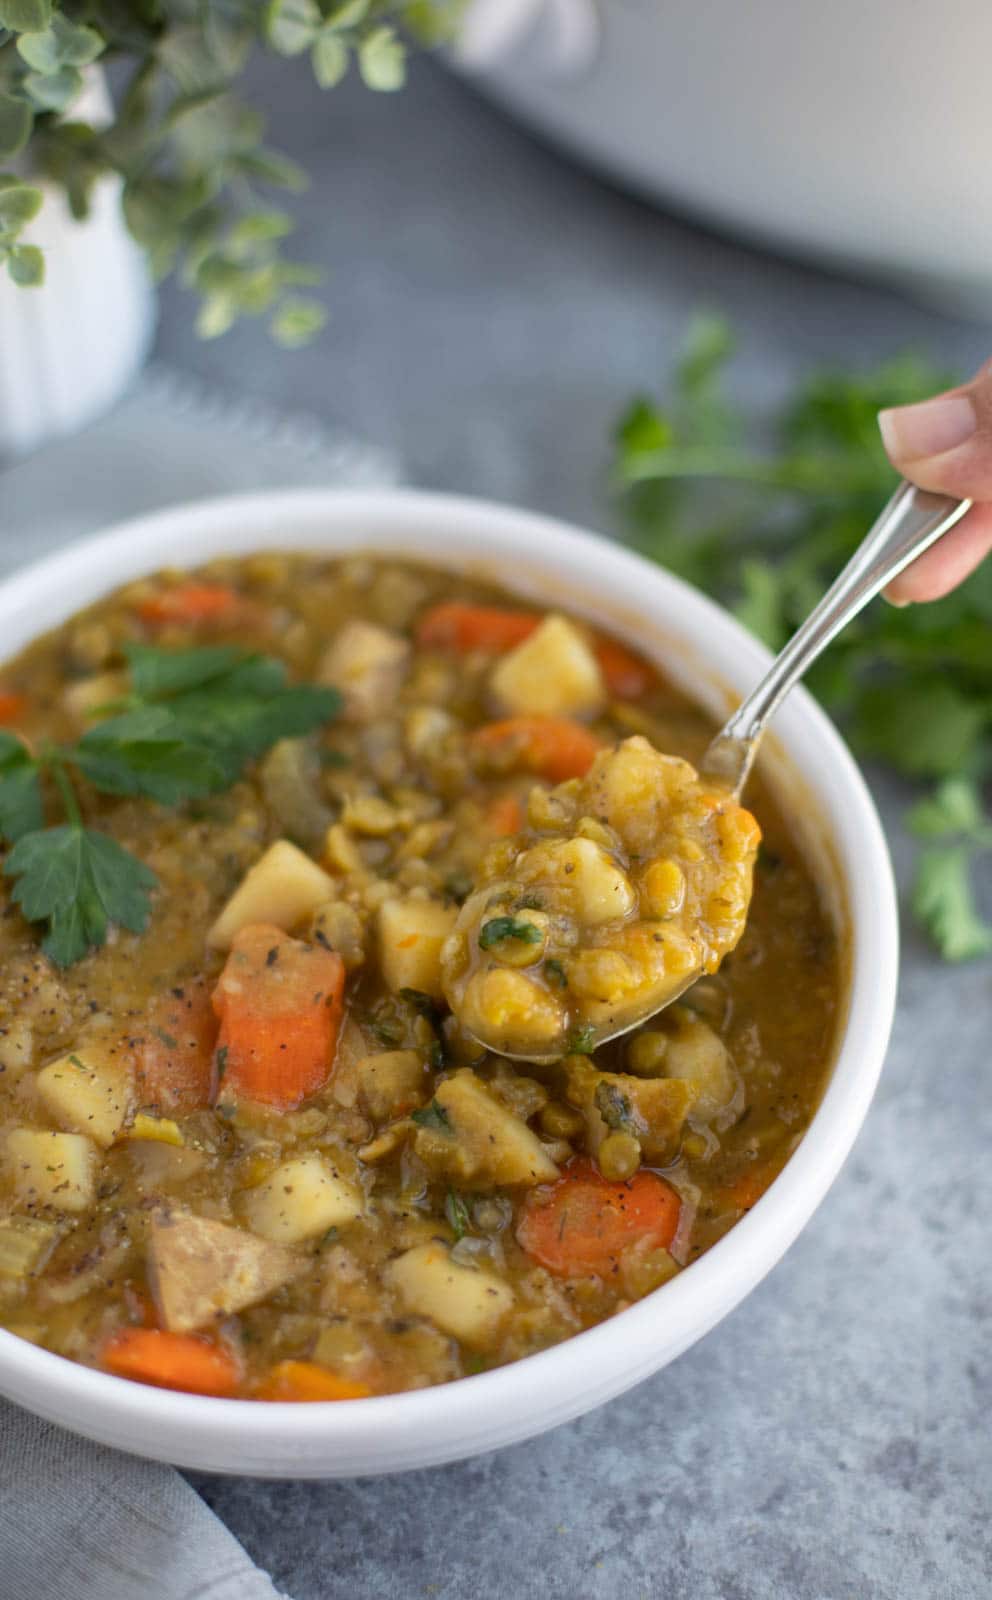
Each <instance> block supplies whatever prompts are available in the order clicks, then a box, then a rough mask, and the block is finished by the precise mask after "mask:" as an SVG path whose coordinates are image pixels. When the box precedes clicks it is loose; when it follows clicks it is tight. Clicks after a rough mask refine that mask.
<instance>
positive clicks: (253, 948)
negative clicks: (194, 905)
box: [213, 922, 345, 1111]
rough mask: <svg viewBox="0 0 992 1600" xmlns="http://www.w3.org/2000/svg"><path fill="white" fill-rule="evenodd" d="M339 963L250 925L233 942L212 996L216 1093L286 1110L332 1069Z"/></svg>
mask: <svg viewBox="0 0 992 1600" xmlns="http://www.w3.org/2000/svg"><path fill="white" fill-rule="evenodd" d="M344 977H345V972H344V962H343V961H342V960H341V957H340V956H339V955H338V954H337V953H336V951H333V950H324V949H322V948H321V947H320V946H319V945H310V944H304V943H303V942H302V941H301V940H300V939H291V938H290V937H289V935H288V934H285V933H283V931H282V929H281V928H275V927H270V926H269V925H268V924H267V923H264V922H259V923H251V924H249V926H248V927H246V928H242V929H241V932H240V933H239V934H237V935H236V937H235V940H234V943H233V945H232V946H231V953H230V955H229V956H228V959H227V964H226V966H225V967H224V970H223V972H222V973H221V975H220V978H219V979H218V982H217V987H216V989H215V990H214V995H213V1004H214V1010H215V1011H216V1013H217V1015H218V1017H219V1018H220V1034H219V1036H218V1039H217V1051H216V1054H215V1056H214V1061H215V1065H216V1074H217V1093H218V1094H222V1093H223V1094H225V1095H226V1094H227V1093H228V1092H229V1091H233V1093H234V1094H235V1095H243V1096H244V1097H245V1098H246V1099H249V1100H259V1101H261V1102H262V1104H263V1105H270V1106H276V1107H278V1108H279V1109H280V1110H282V1111H289V1110H292V1108H293V1107H294V1106H298V1105H299V1104H300V1101H301V1100H305V1099H306V1098H307V1096H308V1095H312V1094H316V1093H317V1090H318V1089H320V1088H321V1087H322V1086H323V1084H324V1082H325V1081H326V1079H327V1076H328V1074H329V1072H330V1070H331V1067H332V1066H333V1064H334V1051H335V1047H336V1045H337V1037H338V1030H339V1029H340V1026H341V1018H342V1014H343V1011H344Z"/></svg>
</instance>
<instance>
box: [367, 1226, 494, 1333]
mask: <svg viewBox="0 0 992 1600" xmlns="http://www.w3.org/2000/svg"><path fill="white" fill-rule="evenodd" d="M385 1276H386V1279H387V1281H388V1282H389V1283H390V1284H391V1286H392V1287H393V1289H394V1290H395V1291H396V1293H397V1295H398V1296H399V1298H400V1301H401V1302H402V1304H403V1307H404V1309H405V1310H406V1311H408V1312H412V1313H413V1315H415V1316H418V1317H429V1318H430V1320H431V1321H432V1322H434V1323H435V1324H436V1325H437V1326H438V1327H439V1328H440V1329H442V1331H443V1332H444V1333H450V1334H451V1335H452V1337H453V1338H455V1339H460V1340H461V1341H462V1343H463V1344H467V1345H470V1346H472V1347H474V1348H476V1349H481V1348H483V1347H484V1346H485V1345H487V1344H489V1343H490V1342H491V1340H492V1339H493V1337H494V1335H495V1334H496V1333H497V1332H498V1330H499V1325H500V1323H501V1322H502V1321H503V1319H504V1317H505V1316H506V1315H507V1313H508V1312H509V1310H510V1308H511V1306H512V1305H513V1290H512V1289H511V1288H510V1286H509V1284H507V1283H504V1282H503V1280H502V1278H497V1276H496V1274H495V1273H494V1272H487V1271H485V1270H484V1269H483V1268H481V1267H467V1266H462V1265H461V1264H460V1263H459V1262H456V1261H452V1259H451V1256H450V1255H449V1253H448V1250H447V1247H446V1246H445V1245H443V1244H439V1243H437V1242H434V1243H431V1244H420V1245H415V1246H414V1248H413V1249H412V1250H407V1251H406V1252H405V1253H404V1254H403V1255H401V1256H398V1257H397V1258H396V1260H395V1261H391V1262H390V1263H389V1265H388V1266H387V1268H386V1273H385Z"/></svg>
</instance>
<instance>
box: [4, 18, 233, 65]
mask: <svg viewBox="0 0 992 1600" xmlns="http://www.w3.org/2000/svg"><path fill="white" fill-rule="evenodd" d="M105 48H106V46H105V44H104V41H103V39H102V38H101V37H100V35H99V34H98V33H97V31H96V29H95V28H87V27H83V26H78V25H77V24H76V23H73V22H69V21H67V19H66V18H65V17H63V16H61V15H60V14H59V13H58V12H56V14H55V15H54V16H53V17H52V20H51V22H50V24H49V26H48V27H47V28H44V29H42V31H41V32H40V33H22V34H21V37H20V38H19V39H18V41H17V53H18V55H19V56H21V57H22V59H23V60H24V61H26V62H27V64H28V66H29V67H33V68H34V69H35V71H36V72H41V73H44V74H46V75H48V74H51V73H54V72H57V71H58V69H59V68H60V67H86V66H89V64H90V62H91V61H95V60H96V59H97V57H98V56H101V55H102V54H103V52H104V49H105ZM201 48H202V46H201Z"/></svg>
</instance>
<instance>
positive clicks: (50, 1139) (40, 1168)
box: [4, 1128, 97, 1211]
mask: <svg viewBox="0 0 992 1600" xmlns="http://www.w3.org/2000/svg"><path fill="white" fill-rule="evenodd" d="M4 1158H5V1159H4V1165H5V1166H6V1168H7V1171H8V1172H9V1173H10V1175H11V1177H12V1178H13V1182H14V1193H15V1194H16V1196H17V1198H18V1200H19V1201H21V1203H22V1204H23V1205H26V1206H52V1207H54V1208H55V1209H56V1210H58V1211H86V1210H88V1209H89V1207H90V1206H91V1205H92V1204H93V1201H94V1200H95V1198H96V1176H97V1152H96V1146H95V1145H94V1144H93V1142H92V1140H90V1139H87V1138H86V1137H85V1136H84V1135H83V1134H81V1133H49V1132H48V1131H47V1130H42V1129H40V1128H12V1129H11V1131H10V1133H8V1135H7V1140H6V1145H5V1149H4Z"/></svg>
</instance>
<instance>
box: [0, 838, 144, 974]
mask: <svg viewBox="0 0 992 1600" xmlns="http://www.w3.org/2000/svg"><path fill="white" fill-rule="evenodd" d="M3 870H4V874H5V875H6V876H7V877H9V878H12V879H14V887H13V890H12V898H13V899H14V901H15V902H16V903H17V904H18V905H19V906H20V908H21V911H22V912H23V914H24V916H25V917H26V918H27V920H28V921H29V922H40V923H45V924H47V927H48V935H47V937H46V939H45V940H44V943H43V946H42V948H43V949H44V951H45V953H46V955H48V956H49V957H50V958H51V960H52V961H54V962H55V964H56V965H57V966H60V967H68V966H71V965H72V963H73V962H75V961H79V960H80V959H81V957H82V956H84V955H86V954H87V953H88V952H89V951H90V950H96V949H99V947H100V946H101V945H103V944H104V943H105V942H106V938H107V930H108V927H109V925H110V924H111V923H118V924H120V926H121V927H124V928H129V929H130V930H131V931H132V932H134V933H140V932H142V930H143V929H144V928H145V927H146V925H147V922H148V918H149V915H150V913H151V901H150V896H151V891H152V890H153V889H154V888H155V885H156V882H157V880H156V878H155V874H154V873H153V872H151V871H150V870H149V869H148V867H146V866H145V865H144V863H143V862H141V861H138V860H137V859H136V857H134V856H132V855H130V854H129V853H128V851H126V850H124V849H122V847H121V846H120V845H119V844H117V843H116V841H115V840H113V839H111V838H109V837H108V836H107V835H106V834H103V833H98V832H97V831H96V830H95V829H93V828H81V827H77V826H74V825H72V824H66V825H64V826H62V827H58V828H44V829H42V830H41V831H40V832H36V833H28V834H25V835H24V836H23V837H22V838H20V839H19V840H18V842H17V843H16V844H15V846H14V848H13V850H11V852H10V854H9V855H8V857H7V859H6V861H5V863H4V868H3Z"/></svg>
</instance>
